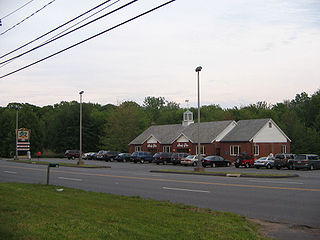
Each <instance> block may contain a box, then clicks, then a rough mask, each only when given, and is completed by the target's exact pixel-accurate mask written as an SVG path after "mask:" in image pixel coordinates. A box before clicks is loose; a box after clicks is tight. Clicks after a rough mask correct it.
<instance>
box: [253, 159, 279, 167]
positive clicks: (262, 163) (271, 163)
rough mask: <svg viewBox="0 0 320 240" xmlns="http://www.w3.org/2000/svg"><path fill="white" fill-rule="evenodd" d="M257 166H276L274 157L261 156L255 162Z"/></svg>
mask: <svg viewBox="0 0 320 240" xmlns="http://www.w3.org/2000/svg"><path fill="white" fill-rule="evenodd" d="M254 166H255V168H257V169H259V168H261V167H265V168H267V169H271V168H273V167H274V157H261V158H259V159H258V160H256V161H255V162H254Z"/></svg>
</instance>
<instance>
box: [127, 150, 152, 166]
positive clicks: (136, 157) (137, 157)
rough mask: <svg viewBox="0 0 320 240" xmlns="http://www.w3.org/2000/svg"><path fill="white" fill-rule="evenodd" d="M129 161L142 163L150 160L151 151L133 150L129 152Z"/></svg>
mask: <svg viewBox="0 0 320 240" xmlns="http://www.w3.org/2000/svg"><path fill="white" fill-rule="evenodd" d="M131 161H132V162H134V163H137V162H140V163H144V162H149V163H151V162H152V153H151V152H143V151H139V152H134V153H132V154H131Z"/></svg>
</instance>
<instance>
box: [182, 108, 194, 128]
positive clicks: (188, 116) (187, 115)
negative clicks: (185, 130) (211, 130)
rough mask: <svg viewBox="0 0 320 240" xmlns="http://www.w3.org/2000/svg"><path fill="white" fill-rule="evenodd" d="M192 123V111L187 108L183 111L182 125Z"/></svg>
mask: <svg viewBox="0 0 320 240" xmlns="http://www.w3.org/2000/svg"><path fill="white" fill-rule="evenodd" d="M192 123H194V121H193V113H192V112H190V111H189V110H187V111H186V112H184V113H183V121H182V126H185V127H186V126H189V125H190V124H192Z"/></svg>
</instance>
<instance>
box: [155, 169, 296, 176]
mask: <svg viewBox="0 0 320 240" xmlns="http://www.w3.org/2000/svg"><path fill="white" fill-rule="evenodd" d="M151 172H161V173H185V174H199V175H214V176H226V175H227V174H237V175H238V174H240V175H241V176H244V177H259V176H260V177H298V176H299V175H297V174H276V173H271V174H270V173H240V172H213V171H204V172H195V171H194V170H173V169H157V170H152V171H151Z"/></svg>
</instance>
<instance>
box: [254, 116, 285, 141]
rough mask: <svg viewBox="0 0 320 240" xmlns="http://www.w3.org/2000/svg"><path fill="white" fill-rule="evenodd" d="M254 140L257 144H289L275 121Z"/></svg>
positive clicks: (267, 125)
mask: <svg viewBox="0 0 320 240" xmlns="http://www.w3.org/2000/svg"><path fill="white" fill-rule="evenodd" d="M252 140H253V142H255V143H270V142H273V143H283V142H287V137H286V136H285V135H284V134H283V133H282V131H280V130H279V128H278V127H277V126H276V125H275V124H274V122H273V121H269V122H268V123H267V124H265V125H264V126H263V127H262V128H261V130H260V131H259V132H258V133H257V134H256V135H255V136H254V137H253V138H252Z"/></svg>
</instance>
